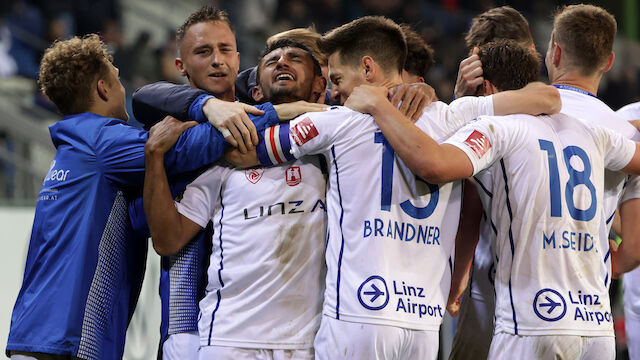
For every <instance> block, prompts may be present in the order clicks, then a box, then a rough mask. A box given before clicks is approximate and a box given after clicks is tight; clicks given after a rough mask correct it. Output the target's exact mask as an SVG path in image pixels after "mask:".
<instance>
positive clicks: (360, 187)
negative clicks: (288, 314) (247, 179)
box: [228, 17, 559, 359]
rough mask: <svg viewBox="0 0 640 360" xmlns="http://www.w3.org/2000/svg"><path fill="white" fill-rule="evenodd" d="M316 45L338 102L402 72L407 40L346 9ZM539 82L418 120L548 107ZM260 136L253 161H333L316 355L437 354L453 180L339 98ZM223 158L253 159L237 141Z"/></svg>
mask: <svg viewBox="0 0 640 360" xmlns="http://www.w3.org/2000/svg"><path fill="white" fill-rule="evenodd" d="M321 45H322V46H321V48H323V50H324V51H325V52H326V53H327V55H329V74H330V77H331V80H332V82H333V88H332V92H334V94H332V96H334V97H335V98H340V99H341V101H343V102H344V101H345V100H346V99H347V98H348V97H349V95H350V93H351V91H352V90H353V88H354V87H356V86H358V85H360V84H364V83H370V84H377V85H383V86H386V87H392V86H394V85H396V84H400V83H402V76H401V71H402V67H403V64H404V57H405V56H404V54H406V45H405V42H404V40H403V35H402V31H401V30H400V28H399V26H398V25H397V24H395V23H393V22H392V21H391V20H388V19H386V18H383V17H364V18H361V19H358V20H355V21H353V22H351V23H349V24H346V25H343V26H341V27H339V28H337V29H334V30H332V31H331V32H329V33H328V34H326V35H325V36H324V37H323V40H322V42H321ZM543 90H544V91H549V93H551V94H553V93H557V92H555V90H549V89H548V87H545V88H544V89H543ZM544 91H543V92H539V93H538V92H536V91H532V90H531V89H527V90H526V91H520V92H505V93H502V94H498V95H496V96H492V97H486V98H467V99H461V100H460V101H459V102H458V103H455V104H452V106H451V107H448V106H447V105H445V104H443V103H441V102H436V103H432V104H431V105H429V106H428V107H427V108H425V111H424V113H423V115H422V117H421V118H420V119H419V120H418V121H417V123H416V124H417V126H418V127H420V128H421V129H422V130H426V131H429V132H430V133H432V134H434V136H439V137H442V138H443V139H444V138H445V137H446V136H448V135H449V134H452V133H453V132H454V131H455V130H456V129H457V128H458V127H460V126H462V125H463V124H464V123H465V122H466V121H469V120H471V119H473V118H475V117H476V116H478V115H479V114H482V113H485V114H492V113H494V111H495V112H496V113H503V112H505V111H508V110H509V109H508V108H509V107H511V106H516V107H517V104H516V103H521V101H520V100H522V99H527V100H529V101H531V98H532V99H533V100H535V101H536V102H537V101H541V103H538V104H534V103H529V104H528V105H529V106H530V108H529V111H532V112H534V113H538V111H540V110H541V109H542V110H541V111H549V110H550V107H549V102H551V103H553V106H555V107H559V104H558V103H557V100H556V101H553V100H554V99H553V98H554V97H555V95H552V96H547V95H546V94H545V92H544ZM534 94H536V95H539V96H533V95H534ZM520 95H522V98H520ZM550 99H551V101H550ZM385 102H387V103H388V104H389V105H390V106H393V105H391V103H390V102H388V101H386V100H385ZM511 110H513V109H511ZM275 130H278V131H277V133H276V134H274V135H275V136H271V134H272V132H273V131H275ZM259 135H260V134H259ZM263 136H264V141H262V142H261V143H260V144H259V145H258V148H257V159H259V162H260V163H261V164H262V165H275V164H278V163H282V162H284V161H288V160H290V158H291V156H293V157H296V158H299V157H302V156H304V155H307V154H322V155H324V157H325V158H326V159H327V160H328V162H329V164H330V169H329V185H328V190H327V191H328V193H327V206H328V222H329V226H328V243H327V251H326V261H327V277H326V291H325V301H324V307H323V318H322V323H321V326H320V330H319V331H318V335H317V336H316V339H315V342H314V346H315V349H316V357H318V358H320V359H345V358H354V357H359V358H388V359H408V358H421V359H422V358H427V359H434V358H435V357H436V355H437V352H438V329H439V326H440V323H441V321H442V316H443V315H444V311H445V310H444V306H445V297H446V294H447V293H448V287H449V282H450V274H451V264H452V263H451V261H452V259H451V256H452V251H453V238H454V236H455V233H456V230H457V225H458V224H457V223H458V214H459V210H460V195H461V192H460V184H445V185H441V186H439V185H433V184H428V183H425V182H422V181H421V180H420V179H418V178H415V176H414V175H413V174H411V172H410V171H409V170H408V168H407V167H406V166H405V165H404V164H403V163H402V162H400V161H398V160H397V159H396V158H395V156H394V153H393V150H392V149H391V147H390V146H389V144H388V142H387V141H386V140H385V138H384V136H383V135H382V133H380V132H379V130H378V128H377V126H376V125H375V123H374V122H373V119H372V118H371V117H370V116H368V115H364V114H360V113H357V112H354V111H352V110H350V109H347V108H343V107H334V108H331V110H329V111H326V112H324V113H313V114H306V115H303V116H300V117H298V118H297V119H296V120H294V121H293V122H292V123H291V124H281V125H280V128H279V129H269V131H267V132H265V133H264V134H263ZM276 139H278V140H280V141H276ZM249 154H250V155H251V153H249ZM253 156H256V154H253ZM228 159H230V160H232V162H235V163H242V164H254V163H257V159H256V158H251V156H247V157H243V156H242V155H241V154H239V153H238V152H233V153H231V154H229V156H228Z"/></svg>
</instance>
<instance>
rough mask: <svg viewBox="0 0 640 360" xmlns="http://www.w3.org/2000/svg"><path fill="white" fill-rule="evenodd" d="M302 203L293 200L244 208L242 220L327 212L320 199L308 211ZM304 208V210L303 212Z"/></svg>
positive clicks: (301, 201) (302, 201)
mask: <svg viewBox="0 0 640 360" xmlns="http://www.w3.org/2000/svg"><path fill="white" fill-rule="evenodd" d="M303 203H304V200H294V201H287V202H284V201H283V202H278V203H275V204H271V205H260V206H259V207H258V208H253V209H249V208H245V209H244V219H245V220H250V219H256V218H259V217H263V216H271V215H288V214H300V213H303V212H306V211H308V212H314V211H316V210H318V209H321V210H323V211H325V212H326V211H327V208H326V206H325V205H324V202H323V201H322V199H318V200H316V202H315V203H313V206H312V207H311V209H310V210H309V207H308V206H304V205H302V204H303ZM305 207H306V210H305Z"/></svg>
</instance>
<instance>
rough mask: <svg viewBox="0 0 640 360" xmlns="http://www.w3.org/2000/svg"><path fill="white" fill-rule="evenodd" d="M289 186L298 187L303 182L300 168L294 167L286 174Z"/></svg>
mask: <svg viewBox="0 0 640 360" xmlns="http://www.w3.org/2000/svg"><path fill="white" fill-rule="evenodd" d="M286 180H287V185H289V186H296V185H298V184H300V181H302V172H301V171H300V166H292V167H290V168H288V169H287V172H286Z"/></svg>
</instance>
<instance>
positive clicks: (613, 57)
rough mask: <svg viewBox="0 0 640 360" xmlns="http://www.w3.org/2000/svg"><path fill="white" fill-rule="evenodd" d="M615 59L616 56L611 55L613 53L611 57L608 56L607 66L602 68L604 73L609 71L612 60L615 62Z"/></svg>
mask: <svg viewBox="0 0 640 360" xmlns="http://www.w3.org/2000/svg"><path fill="white" fill-rule="evenodd" d="M615 58H616V54H614V53H613V51H612V52H611V55H609V60H608V61H607V66H605V67H604V71H605V72H607V71H609V69H611V66H612V65H613V60H615Z"/></svg>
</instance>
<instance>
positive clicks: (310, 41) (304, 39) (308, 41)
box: [267, 26, 329, 66]
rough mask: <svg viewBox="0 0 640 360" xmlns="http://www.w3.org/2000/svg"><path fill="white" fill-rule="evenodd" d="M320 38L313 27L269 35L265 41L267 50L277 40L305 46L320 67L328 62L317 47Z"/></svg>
mask: <svg viewBox="0 0 640 360" xmlns="http://www.w3.org/2000/svg"><path fill="white" fill-rule="evenodd" d="M321 37H322V36H321V35H320V34H318V33H317V32H316V30H315V28H314V27H313V26H310V27H308V28H296V29H291V30H287V31H283V32H280V33H277V34H275V35H271V36H270V37H269V38H268V39H267V48H269V47H271V45H273V43H275V42H277V41H278V40H282V39H288V40H293V41H295V42H298V43H301V44H303V45H304V46H306V47H307V48H308V49H309V51H311V53H312V54H313V56H315V58H316V59H317V60H318V62H319V63H320V65H321V66H327V64H328V63H329V61H328V60H327V56H326V55H325V54H324V53H323V52H322V51H320V47H319V46H318V41H320V38H321Z"/></svg>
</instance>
